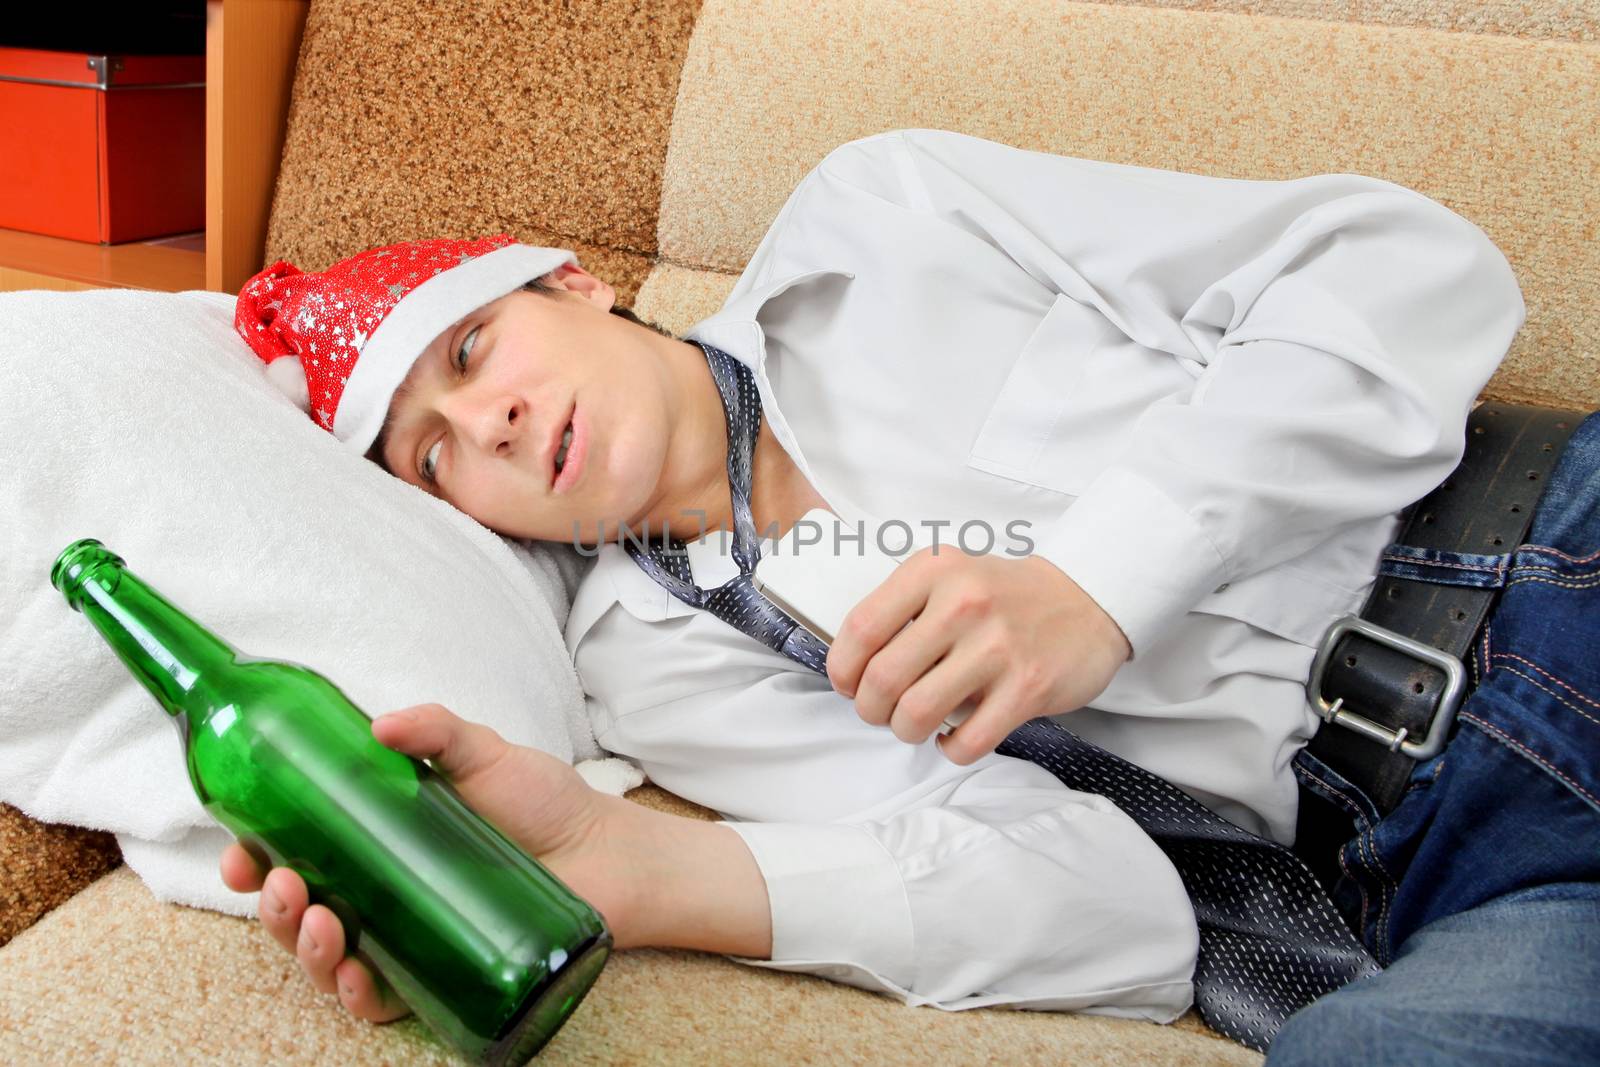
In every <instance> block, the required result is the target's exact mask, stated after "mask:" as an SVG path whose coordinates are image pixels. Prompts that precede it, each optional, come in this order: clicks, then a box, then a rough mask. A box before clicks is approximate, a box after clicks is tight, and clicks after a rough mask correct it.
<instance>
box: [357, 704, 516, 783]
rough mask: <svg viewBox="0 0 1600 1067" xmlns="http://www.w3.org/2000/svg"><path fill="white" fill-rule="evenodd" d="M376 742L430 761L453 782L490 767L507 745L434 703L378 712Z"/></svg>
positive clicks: (373, 734)
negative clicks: (388, 711)
mask: <svg viewBox="0 0 1600 1067" xmlns="http://www.w3.org/2000/svg"><path fill="white" fill-rule="evenodd" d="M372 736H373V737H375V738H377V739H378V742H379V744H382V745H383V746H384V747H386V748H392V749H394V750H395V751H396V752H404V753H405V754H406V755H408V756H415V757H416V758H418V759H426V760H431V761H433V765H434V767H435V768H437V769H438V770H439V771H441V772H442V773H443V774H444V775H445V777H447V778H449V779H450V780H451V781H453V782H459V781H460V780H461V779H463V778H469V777H471V776H473V775H476V774H481V773H483V772H484V771H485V770H487V769H488V768H489V767H491V766H493V765H494V764H495V763H496V762H497V761H498V760H499V759H500V758H501V757H503V756H504V755H505V754H506V752H507V751H509V750H510V747H511V746H510V744H509V743H508V742H507V741H506V739H505V738H503V737H501V736H500V735H499V734H497V733H495V732H494V731H493V730H492V729H490V728H489V727H487V726H484V725H483V724H481V723H475V722H468V721H467V720H465V719H463V718H461V717H460V716H458V715H456V714H454V713H453V712H451V711H450V710H449V709H448V708H444V707H441V706H440V705H438V704H419V705H417V706H416V707H411V708H403V709H401V710H400V711H395V712H390V713H389V714H387V715H381V716H379V717H378V718H377V719H374V720H373V723H372Z"/></svg>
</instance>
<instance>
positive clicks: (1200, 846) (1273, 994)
mask: <svg viewBox="0 0 1600 1067" xmlns="http://www.w3.org/2000/svg"><path fill="white" fill-rule="evenodd" d="M694 343H695V344H696V345H698V346H699V347H700V349H701V351H703V352H704V353H705V355H706V360H707V362H708V363H709V365H710V367H711V373H712V377H713V378H714V379H715V380H716V383H717V391H718V392H719V393H720V394H721V396H722V407H723V412H724V414H725V415H726V416H727V422H728V481H729V483H730V485H731V487H732V495H733V518H734V543H733V557H734V561H735V562H736V563H737V564H738V566H739V574H738V575H737V576H735V577H733V578H730V579H729V580H728V581H726V582H725V583H723V584H722V585H720V586H718V587H717V588H715V589H712V590H709V591H708V590H705V589H701V588H700V587H699V586H697V585H695V584H694V581H693V575H692V574H691V572H690V569H689V562H688V554H687V551H686V550H685V548H684V545H683V542H682V541H678V540H671V541H663V540H661V539H657V540H655V541H648V542H645V543H643V544H641V543H640V542H639V541H636V540H634V539H632V538H626V537H625V538H623V545H624V547H625V549H626V551H627V552H628V554H629V555H630V556H631V557H632V558H633V560H634V562H635V563H637V564H638V565H639V567H640V568H641V569H643V570H644V572H645V573H646V574H648V575H650V577H651V578H653V579H655V580H656V581H657V582H658V583H660V584H661V585H662V586H664V587H665V588H666V589H667V590H668V591H669V592H670V593H672V594H673V595H674V596H676V597H678V598H679V599H680V600H682V601H684V602H685V603H687V604H690V605H693V606H694V607H697V608H703V609H704V610H706V611H709V612H711V613H712V614H714V615H716V616H717V618H719V619H721V620H723V621H724V622H726V623H728V624H729V625H730V626H733V627H735V628H736V629H739V630H742V631H743V632H745V633H747V634H749V635H750V636H752V637H754V638H755V639H756V640H758V641H760V642H761V643H762V644H764V645H766V646H767V647H769V648H771V649H774V650H775V651H778V652H781V653H783V654H784V655H785V656H788V657H789V658H790V659H793V660H795V661H796V662H798V663H801V664H804V665H805V666H807V667H809V668H811V669H812V670H814V671H816V672H817V673H819V674H825V673H826V671H827V655H828V646H827V645H825V644H824V643H823V642H822V641H820V640H819V639H818V638H817V637H816V636H814V635H813V634H812V633H811V632H810V631H808V630H806V629H805V628H804V627H802V626H800V625H799V624H798V623H796V622H795V621H794V620H793V619H792V618H790V617H789V616H788V614H787V613H786V612H784V611H783V610H782V609H780V608H778V607H777V606H776V605H775V604H773V603H772V602H771V601H769V600H767V599H766V598H765V597H763V596H762V595H761V594H760V593H758V592H757V591H756V590H755V588H754V587H753V586H752V585H751V575H752V574H753V573H754V571H755V566H756V563H757V562H758V561H759V560H760V558H761V553H760V548H759V545H758V542H757V539H756V533H755V520H754V519H753V518H752V516H751V513H750V481H751V459H752V456H753V454H754V451H755V441H756V434H757V432H758V431H759V429H760V426H761V399H760V395H759V394H758V393H757V391H756V387H755V380H754V376H753V375H752V373H751V371H750V369H749V368H748V367H746V366H745V365H744V364H742V363H740V362H739V361H738V360H736V359H734V358H733V357H732V356H730V355H728V354H727V353H726V352H723V351H722V350H721V349H719V348H716V347H714V346H711V345H707V344H702V343H701V342H699V341H696V342H694ZM995 751H996V752H998V753H999V754H1000V755H1003V756H1012V757H1015V758H1018V759H1026V760H1030V761H1032V762H1034V763H1037V764H1038V765H1039V766H1041V767H1043V768H1045V769H1046V770H1048V771H1049V772H1050V773H1052V774H1054V775H1055V776H1056V777H1057V778H1059V779H1060V780H1061V781H1062V783H1063V784H1065V785H1066V786H1067V787H1068V788H1070V789H1074V790H1078V791H1080V792H1085V793H1095V794H1098V795H1100V796H1103V797H1105V798H1106V799H1107V800H1110V801H1111V802H1112V803H1113V804H1115V805H1117V807H1118V808H1120V809H1121V810H1122V811H1123V812H1124V813H1126V814H1127V815H1128V816H1129V817H1130V818H1132V819H1133V820H1134V822H1136V823H1138V824H1139V826H1140V828H1141V829H1143V830H1144V832H1145V833H1146V834H1148V835H1149V836H1150V838H1151V839H1152V840H1154V841H1155V842H1156V844H1157V845H1159V846H1160V847H1161V849H1162V851H1163V852H1165V853H1166V855H1167V858H1168V859H1170V860H1171V861H1172V865H1173V866H1174V867H1175V868H1176V869H1177V871H1178V874H1179V875H1180V877H1182V879H1183V884H1184V888H1185V889H1186V890H1187V891H1188V894H1189V900H1190V902H1191V903H1192V904H1193V906H1194V911H1195V918H1196V920H1197V921H1198V924H1199V928H1200V951H1199V957H1198V961H1197V963H1196V965H1195V974H1194V985H1195V1006H1196V1008H1197V1009H1198V1010H1199V1012H1200V1015H1201V1018H1203V1019H1205V1021H1206V1023H1207V1024H1208V1025H1210V1026H1211V1027H1212V1029H1214V1030H1217V1031H1218V1032H1220V1033H1222V1034H1225V1035H1227V1036H1228V1037H1231V1038H1233V1039H1234V1040H1236V1041H1238V1042H1239V1043H1241V1044H1243V1045H1246V1046H1249V1047H1250V1048H1253V1049H1256V1050H1258V1051H1262V1052H1265V1051H1266V1050H1267V1048H1268V1046H1270V1045H1271V1043H1272V1038H1273V1037H1274V1036H1275V1035H1276V1034H1277V1032H1278V1030H1279V1028H1280V1027H1281V1026H1282V1025H1283V1023H1284V1021H1285V1020H1287V1019H1288V1017H1289V1016H1290V1015H1292V1014H1293V1013H1294V1012H1296V1011H1298V1010H1299V1009H1300V1008H1302V1007H1304V1006H1305V1005H1307V1004H1309V1003H1311V1002H1312V1001H1313V1000H1315V999H1317V998H1318V997H1320V996H1322V995H1324V994H1326V993H1330V992H1332V991H1333V990H1335V989H1338V988H1339V987H1340V986H1342V985H1344V984H1345V983H1346V982H1349V981H1351V980H1352V979H1355V978H1361V977H1365V976H1368V975H1372V974H1376V973H1378V971H1379V967H1378V965H1377V963H1376V962H1374V961H1373V959H1372V956H1371V955H1370V954H1369V953H1368V952H1367V951H1366V949H1365V948H1364V947H1363V946H1362V945H1361V943H1360V942H1359V941H1358V940H1357V939H1356V938H1355V936H1354V935H1353V934H1352V933H1351V932H1350V930H1349V928H1348V927H1347V926H1346V925H1345V923H1344V922H1343V920H1341V919H1340V918H1339V916H1338V914H1337V913H1336V912H1335V911H1334V908H1333V905H1332V904H1331V903H1330V902H1329V901H1328V899H1327V897H1326V895H1325V894H1324V893H1323V891H1322V889H1321V887H1320V886H1319V885H1318V884H1317V882H1316V879H1315V878H1313V877H1312V875H1311V872H1310V871H1309V870H1308V869H1307V868H1306V866H1305V864H1304V863H1302V862H1301V861H1300V859H1299V857H1297V856H1295V854H1294V853H1292V852H1290V851H1289V850H1288V849H1286V848H1284V847H1283V846H1282V845H1279V844H1278V843H1276V842H1274V841H1269V840H1267V839H1265V838H1262V837H1258V836H1256V835H1255V834H1252V833H1250V832H1248V831H1246V830H1242V829H1240V828H1239V827H1237V826H1234V825H1233V824H1232V823H1230V822H1228V821H1227V820H1225V819H1223V818H1221V817H1220V816H1218V815H1216V814H1215V813H1213V812H1212V811H1210V810H1209V809H1208V808H1206V807H1205V806H1204V805H1202V804H1201V803H1200V802H1199V801H1197V800H1195V799H1194V798H1193V797H1191V796H1189V794H1187V793H1185V792H1184V791H1183V790H1181V789H1179V788H1178V787H1176V786H1174V785H1173V784H1172V783H1170V782H1168V781H1166V780H1165V779H1163V778H1160V777H1157V776H1156V775H1154V774H1151V773H1150V772H1149V771H1146V770H1144V769H1143V768H1142V767H1139V766H1137V765H1135V764H1132V763H1129V762H1128V761H1127V760H1124V759H1122V758H1121V757H1119V756H1116V755H1113V754H1112V753H1110V752H1107V751H1106V750H1105V749H1102V748H1100V747H1099V746H1097V745H1094V744H1092V743H1090V742H1088V741H1085V740H1083V739H1082V738H1079V737H1078V736H1076V735H1075V734H1073V733H1072V732H1071V731H1069V730H1067V729H1065V728H1064V727H1062V726H1061V725H1059V724H1058V723H1057V722H1055V721H1054V720H1053V719H1049V718H1043V717H1041V718H1037V719H1033V720H1030V721H1029V722H1026V723H1023V724H1022V725H1021V726H1019V727H1018V728H1017V729H1016V730H1014V731H1012V733H1011V734H1010V736H1008V737H1007V738H1006V739H1005V740H1004V741H1003V742H1001V744H1000V745H999V747H998V748H996V749H995Z"/></svg>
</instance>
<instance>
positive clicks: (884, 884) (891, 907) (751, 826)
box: [719, 820, 914, 988]
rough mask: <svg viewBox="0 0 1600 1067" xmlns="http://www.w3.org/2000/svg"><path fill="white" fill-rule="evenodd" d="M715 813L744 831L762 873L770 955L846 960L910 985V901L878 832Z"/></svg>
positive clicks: (795, 959)
mask: <svg viewBox="0 0 1600 1067" xmlns="http://www.w3.org/2000/svg"><path fill="white" fill-rule="evenodd" d="M719 821H720V822H722V825H724V826H727V827H729V828H731V829H732V830H733V831H734V832H735V833H737V834H739V836H741V837H743V838H744V842H745V844H746V845H748V846H749V848H750V852H751V853H752V854H753V855H754V856H755V860H756V865H757V866H758V867H760V868H761V876H762V877H763V878H764V879H765V880H766V883H767V897H768V900H769V902H770V904H771V908H772V959H771V962H774V963H781V962H789V961H793V962H804V961H813V960H837V961H849V962H852V963H856V964H860V965H861V966H864V967H867V968H869V969H870V970H872V971H874V972H876V973H877V974H879V975H883V976H885V977H887V978H888V979H889V980H891V981H893V982H896V983H898V984H899V985H901V986H905V987H906V988H910V986H911V983H912V979H913V977H914V975H913V959H914V957H913V946H912V929H911V904H910V901H909V900H907V898H906V891H905V885H904V883H903V882H902V881H901V879H900V867H899V865H898V864H897V863H895V861H894V858H893V857H892V856H891V855H890V854H889V852H888V850H887V849H885V848H884V847H883V845H882V844H881V843H880V842H879V841H878V839H877V838H875V837H873V836H872V835H871V834H870V833H868V832H867V831H866V830H865V829H864V828H862V827H859V826H847V825H841V824H837V823H833V824H827V823H824V824H819V825H812V824H803V823H771V822H762V823H751V822H738V823H735V822H728V821H726V820H719ZM732 958H734V959H739V957H732ZM746 962H759V961H754V960H751V961H746Z"/></svg>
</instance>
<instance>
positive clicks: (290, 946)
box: [222, 704, 652, 1022]
mask: <svg viewBox="0 0 1600 1067" xmlns="http://www.w3.org/2000/svg"><path fill="white" fill-rule="evenodd" d="M372 733H373V736H374V737H375V738H376V739H377V740H378V741H379V742H380V743H382V744H383V745H385V746H386V747H388V748H392V749H394V750H395V751H397V752H404V753H406V754H407V755H410V756H415V757H416V758H418V759H427V760H429V761H431V762H432V764H433V766H434V768H435V769H436V770H437V771H439V772H440V773H441V774H443V775H444V777H445V778H447V779H448V780H449V781H450V783H451V785H453V786H454V787H455V789H456V791H457V792H458V793H459V794H460V795H461V798H462V799H463V800H464V801H466V803H467V804H468V806H470V807H471V808H472V809H473V810H475V811H476V812H477V813H478V814H479V815H482V816H483V817H484V818H486V819H488V820H489V821H490V822H492V823H493V824H494V825H495V826H496V827H498V828H499V829H500V830H501V832H502V833H504V834H505V835H506V836H507V837H508V838H510V839H511V840H512V841H513V842H515V843H516V844H517V845H519V846H521V847H522V848H523V849H524V850H525V851H527V852H528V853H529V854H530V855H532V856H533V857H534V858H535V859H537V860H538V861H539V862H540V863H542V864H543V865H544V866H545V867H546V868H547V869H548V870H549V871H550V872H551V873H552V874H554V875H555V876H556V877H557V878H560V879H561V880H562V881H563V882H565V883H566V884H567V885H568V886H569V887H570V888H571V889H572V890H573V891H574V892H576V893H577V894H578V895H579V896H581V897H583V898H584V899H585V900H586V901H588V902H589V904H590V905H592V906H593V907H594V908H595V910H597V911H599V912H600V914H601V915H602V916H603V917H604V918H605V920H606V925H607V926H608V927H610V929H611V932H612V936H613V938H614V939H615V942H614V944H615V947H618V948H621V947H626V945H627V943H628V940H627V939H628V937H629V930H630V928H631V922H630V918H629V917H630V906H629V905H630V901H629V900H628V890H629V889H630V888H631V887H633V886H635V885H637V884H639V883H638V881H637V879H636V877H635V875H636V872H634V871H633V870H632V869H631V867H632V860H630V857H629V854H628V852H629V850H628V849H627V848H626V847H625V846H622V845H621V840H622V835H621V834H620V832H619V831H620V830H621V828H622V827H624V826H632V825H633V823H634V822H635V818H634V817H635V816H636V815H639V814H646V815H647V814H652V813H649V812H648V809H645V808H642V807H640V806H639V805H637V804H634V803H632V802H631V801H625V800H623V799H622V798H621V797H614V796H610V795H608V794H606V793H601V792H599V791H597V790H595V789H594V788H592V787H591V786H590V785H589V784H588V783H587V782H585V781H584V780H583V778H582V776H581V775H579V774H578V772H577V771H575V770H574V769H573V768H572V767H571V766H570V765H569V764H567V763H564V762H562V761H561V760H560V759H558V758H556V757H555V756H552V755H550V754H549V753H547V752H541V751H539V750H538V749H534V748H525V747H523V746H520V745H513V744H511V743H510V742H508V741H506V740H505V739H504V738H502V737H501V736H500V735H499V734H497V733H496V732H495V731H494V730H492V729H490V728H489V727H487V726H483V725H480V724H477V723H472V722H468V721H466V720H465V719H462V718H460V717H458V716H457V715H455V714H453V713H452V712H450V711H449V710H447V709H445V708H443V707H440V706H439V705H437V704H423V705H418V706H416V707H411V708H406V709H403V710H401V711H397V712H394V713H391V714H388V715H384V716H381V717H379V718H377V719H375V720H374V721H373V724H372ZM222 880H223V883H224V884H225V885H227V886H228V888H230V889H232V890H235V891H236V892H240V893H248V892H253V891H255V890H257V889H259V890H261V900H260V906H259V909H258V910H259V915H260V917H261V923H262V925H263V926H264V927H266V929H267V930H268V931H269V932H270V933H271V934H272V936H273V937H274V938H275V939H276V940H277V942H278V943H279V944H280V945H282V946H283V947H284V948H285V949H286V950H288V951H289V952H291V953H293V954H294V955H295V957H296V958H297V959H298V960H299V961H300V966H301V967H302V968H303V969H304V970H305V972H306V974H307V976H308V977H309V978H310V979H311V982H312V984H313V985H315V986H316V988H317V989H318V990H319V991H321V992H323V993H334V994H337V996H338V997H339V1001H340V1003H341V1004H343V1005H344V1007H345V1008H346V1009H347V1010H348V1011H349V1012H350V1013H351V1014H352V1015H355V1016H356V1017H358V1018H361V1019H367V1020H370V1021H372V1022H388V1021H390V1020H392V1019H398V1018H400V1017H401V1016H403V1015H406V1014H409V1012H410V1008H408V1007H407V1006H406V1004H405V1003H404V1002H403V1001H401V1000H400V998H399V997H398V996H397V995H396V994H395V992H394V990H393V989H392V988H390V987H389V985H388V984H387V983H385V982H384V981H383V980H382V979H381V978H380V977H379V976H377V975H375V974H373V973H372V972H371V971H370V970H369V969H368V968H367V966H366V965H365V964H364V963H363V962H362V961H361V960H359V959H357V958H356V957H354V956H349V955H347V954H346V952H345V940H344V928H343V926H342V925H341V924H340V922H339V919H338V918H337V916H335V915H334V913H333V912H332V911H331V910H329V909H328V908H326V907H324V906H323V905H321V904H309V901H308V895H307V891H306V884H305V882H304V881H303V880H302V879H301V877H300V875H299V874H297V873H296V872H295V871H294V870H293V869H292V868H289V867H276V868H273V869H271V870H270V871H269V870H267V868H266V866H265V865H264V864H263V863H262V862H260V859H258V857H256V856H255V855H252V853H251V852H250V851H248V850H247V849H246V848H245V847H244V846H243V845H241V844H240V843H239V842H237V841H235V842H234V843H233V844H231V845H229V846H228V848H227V850H226V851H225V852H224V853H223V855H222ZM308 904H309V906H308ZM634 943H635V944H636V943H637V942H634Z"/></svg>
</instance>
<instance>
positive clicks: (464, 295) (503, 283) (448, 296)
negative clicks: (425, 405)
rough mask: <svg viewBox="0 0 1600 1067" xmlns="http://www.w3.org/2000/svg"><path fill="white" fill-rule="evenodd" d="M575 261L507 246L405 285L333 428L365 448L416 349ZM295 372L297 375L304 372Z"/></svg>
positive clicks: (563, 254) (354, 375) (359, 365)
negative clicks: (410, 286) (406, 290)
mask: <svg viewBox="0 0 1600 1067" xmlns="http://www.w3.org/2000/svg"><path fill="white" fill-rule="evenodd" d="M577 262H578V257H577V256H576V255H574V254H573V253H572V252H570V251H568V250H567V249H565V248H538V247H535V246H533V245H521V244H517V245H507V246H506V247H504V248H497V249H495V250H494V251H493V252H488V253H485V254H484V255H481V256H479V257H477V258H476V259H472V260H468V261H467V262H466V263H463V264H461V265H460V266H459V267H451V268H450V269H449V270H447V271H444V272H442V273H440V274H436V275H434V276H433V277H432V278H429V279H428V280H427V281H425V282H423V283H422V284H421V285H419V286H417V287H416V288H415V289H413V290H411V292H409V293H407V294H406V295H405V296H404V297H403V298H402V299H401V300H400V302H399V303H398V304H396V305H395V306H394V310H392V311H390V312H389V314H387V315H385V316H384V317H383V321H382V322H380V323H378V325H377V327H376V328H375V329H374V330H373V331H372V336H371V337H369V338H367V343H366V344H365V345H363V346H362V348H361V355H360V356H359V357H358V358H357V359H356V365H355V369H354V370H352V371H351V372H350V380H349V381H348V382H346V383H345V387H344V392H343V394H342V395H341V396H340V397H339V410H338V411H337V412H336V413H335V414H334V417H333V435H334V436H335V437H337V438H338V439H339V440H340V441H343V442H344V443H345V444H347V445H349V446H350V447H351V448H353V449H355V450H356V451H357V452H360V453H362V454H365V453H366V451H367V449H368V448H371V447H372V442H373V441H375V440H377V438H378V431H379V430H381V429H383V420H384V418H385V417H386V416H387V415H388V413H389V400H390V398H391V397H393V396H394V391H395V390H396V389H397V388H399V386H400V383H401V382H403V381H405V378H406V375H407V374H408V373H410V371H411V367H412V365H413V364H415V363H416V361H417V357H418V356H420V355H421V354H422V350H423V349H425V348H427V347H428V345H430V344H432V343H433V341H434V340H435V339H436V338H437V337H438V336H439V335H440V334H441V333H443V332H444V331H445V329H446V328H448V327H449V326H450V325H451V324H453V323H455V322H458V321H460V320H461V318H463V317H464V316H466V315H468V314H470V313H471V312H473V311H476V310H477V309H478V308H481V307H483V305H485V304H488V303H490V302H492V301H495V300H498V299H500V298H501V297H502V296H505V295H506V294H507V293H510V292H514V291H515V290H517V289H519V288H521V287H522V286H523V285H525V284H527V283H528V282H530V281H532V280H533V279H535V278H539V277H542V276H543V275H546V274H548V273H550V272H551V271H553V270H555V269H556V268H557V267H559V266H561V265H562V264H565V263H573V264H576V263H577ZM274 362H278V363H281V362H283V360H282V359H279V360H275V361H274ZM301 378H302V381H303V380H304V375H302V376H301Z"/></svg>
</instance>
